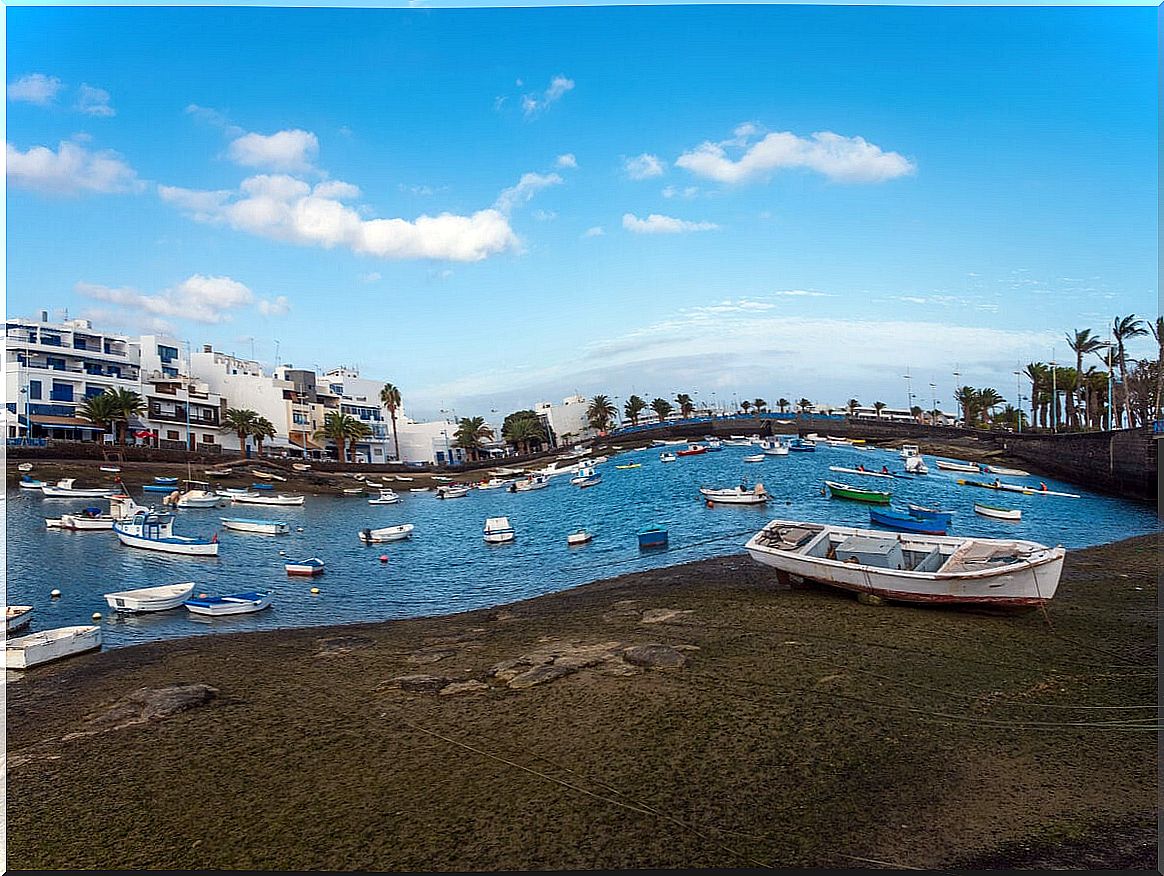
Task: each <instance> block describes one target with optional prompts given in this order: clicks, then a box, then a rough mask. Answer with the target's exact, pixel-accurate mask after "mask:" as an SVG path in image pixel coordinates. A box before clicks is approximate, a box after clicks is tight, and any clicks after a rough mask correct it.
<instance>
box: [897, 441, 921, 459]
mask: <svg viewBox="0 0 1164 876" xmlns="http://www.w3.org/2000/svg"><path fill="white" fill-rule="evenodd" d="M897 455H898V456H900V457H901V458H902V459H909V458H910V457H911V456H919V455H921V448H919V447H918V446H917V445H916V444H902V445H901V450H900V451H899V452H898V454H897Z"/></svg>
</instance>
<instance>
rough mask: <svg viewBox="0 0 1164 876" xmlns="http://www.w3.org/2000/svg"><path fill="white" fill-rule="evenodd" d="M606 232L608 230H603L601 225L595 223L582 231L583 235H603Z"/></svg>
mask: <svg viewBox="0 0 1164 876" xmlns="http://www.w3.org/2000/svg"><path fill="white" fill-rule="evenodd" d="M604 234H606V231H605V230H603V228H602V226H601V225H595V226H593V227H592V228H587V229H586V230H585V231H583V232H582V236H583V237H602V235H604Z"/></svg>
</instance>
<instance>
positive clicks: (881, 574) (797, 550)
mask: <svg viewBox="0 0 1164 876" xmlns="http://www.w3.org/2000/svg"><path fill="white" fill-rule="evenodd" d="M745 548H746V550H747V551H748V554H749V555H751V557H752V559H753V560H755V561H757V562H759V563H763V564H764V565H767V566H771V567H773V568H774V569H776V570H777V577H778V578H779V579H780V581H781V583H788V582H789V581H790V576H793V575H795V576H798V577H800V578H803V579H807V580H812V581H819V582H820V583H822V584H826V585H829V586H831V587H838V588H840V589H843V590H848V591H851V592H855V593H867V594H870V595H872V596H878V597H881V598H883V599H890V600H898V601H902V602H922V603H949V604H964V605H999V606H1016V607H1026V606H1037V605H1043V604H1045V603H1047V602H1049V601H1050V600H1051V598H1052V597H1053V596H1054V595H1055V591H1056V589H1057V588H1058V586H1059V576H1060V573H1061V572H1062V570H1063V557H1064V555H1065V553H1066V552H1065V551H1064V550H1063V548H1062V547H1055V548H1049V547H1047V546H1046V545H1041V544H1038V543H1036V542H1032V541H1021V540H1017V539H1006V540H999V539H989V538H971V537H954V536H937V535H913V534H907V533H898V534H896V535H893V536H889V535H886V533H885V532H884V531H879V530H872V529H857V528H854V527H851V526H831V525H822V524H819V523H806V522H804V521H798V520H773V521H771V522H770V523H768V524H767V525H766V526H765V527H764V528H763V529H761V530H760V531H759V532H758V533H756V534H755V535H754V536H752V538H751V539H750V540H749V541H748V543H747V545H746V546H745Z"/></svg>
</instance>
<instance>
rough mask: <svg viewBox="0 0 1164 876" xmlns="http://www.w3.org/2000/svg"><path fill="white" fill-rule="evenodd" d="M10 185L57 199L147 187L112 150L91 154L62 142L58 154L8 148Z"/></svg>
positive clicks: (42, 148)
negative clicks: (54, 196) (58, 196)
mask: <svg viewBox="0 0 1164 876" xmlns="http://www.w3.org/2000/svg"><path fill="white" fill-rule="evenodd" d="M4 154H5V163H6V165H7V175H8V182H9V184H10V185H12V186H14V187H16V188H22V189H29V190H31V191H35V192H42V193H45V194H53V195H81V194H118V193H123V192H139V191H141V190H142V189H143V188H144V184H143V183H142V182H141V181H140V180H139V179H138V178H137V173H136V172H135V171H134V169H133V168H132V167H130V166H129V165H128V164H127V163H126V162H125V160H124V159H122V157H121V156H120V155H118V154H117V153H116V152H113V151H112V150H103V151H100V152H90V151H89V150H88V149H86V148H85V147H84V146H81V145H79V144H77V143H70V142H68V141H62V142H61V143H60V144H59V145H58V147H57V150H56V151H55V152H54V151H53V150H52V149H50V148H48V147H47V146H33V147H32V148H30V149H29V150H28V151H27V152H21V151H20V150H19V149H17V148H16V147H15V146H13V145H12V144H11V143H6V144H5V149H4Z"/></svg>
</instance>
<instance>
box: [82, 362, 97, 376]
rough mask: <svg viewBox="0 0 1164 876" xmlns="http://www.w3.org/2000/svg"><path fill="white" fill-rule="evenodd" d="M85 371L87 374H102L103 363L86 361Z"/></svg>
mask: <svg viewBox="0 0 1164 876" xmlns="http://www.w3.org/2000/svg"><path fill="white" fill-rule="evenodd" d="M85 373H86V374H100V373H101V365H100V364H99V363H97V362H86V363H85Z"/></svg>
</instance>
